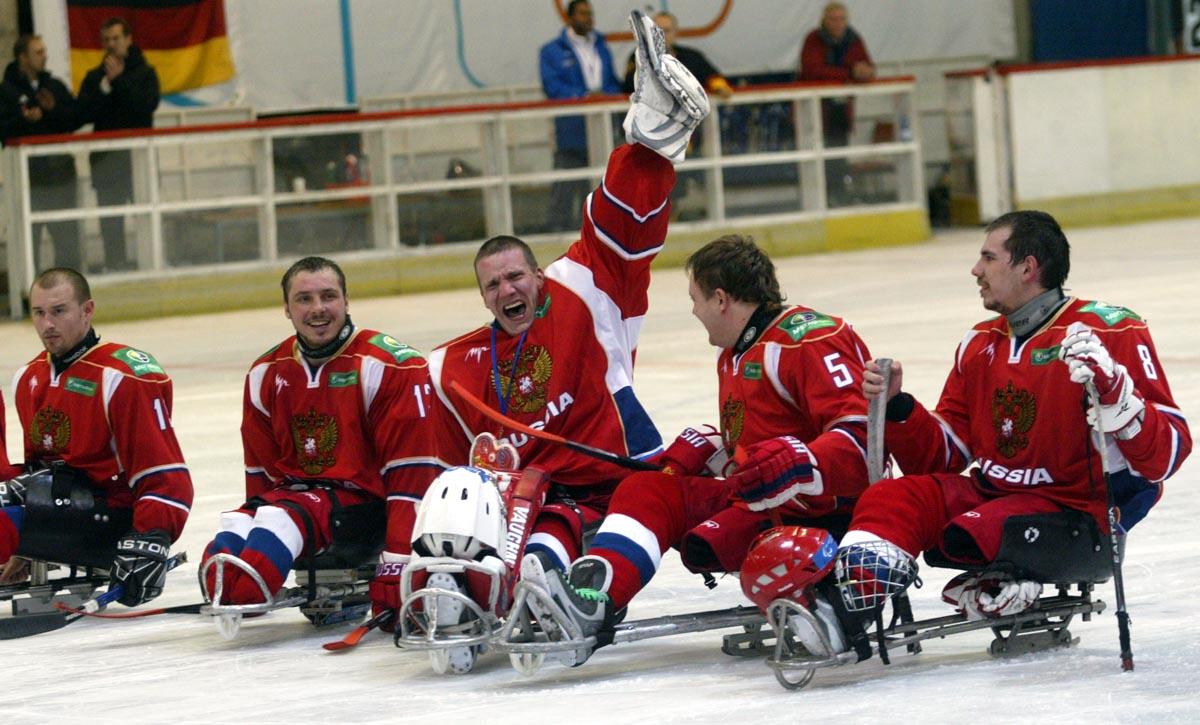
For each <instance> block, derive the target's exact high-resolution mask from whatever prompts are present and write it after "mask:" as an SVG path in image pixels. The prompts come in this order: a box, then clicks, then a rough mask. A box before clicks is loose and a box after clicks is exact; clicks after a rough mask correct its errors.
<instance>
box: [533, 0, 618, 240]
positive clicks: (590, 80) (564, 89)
mask: <svg viewBox="0 0 1200 725" xmlns="http://www.w3.org/2000/svg"><path fill="white" fill-rule="evenodd" d="M594 27H595V20H594V19H593V15H592V4H591V3H590V2H588V0H571V2H570V3H569V4H568V5H567V25H566V27H564V28H563V30H562V32H561V33H559V34H558V37H557V38H555V39H554V40H551V41H550V42H549V43H546V44H545V45H543V46H542V49H541V52H540V53H539V72H540V74H541V78H542V90H543V91H544V92H545V94H546V97H547V98H550V99H563V98H584V97H586V96H589V95H593V94H596V95H601V94H616V93H620V92H621V84H620V82H619V81H618V80H617V76H616V74H615V73H614V72H613V64H612V54H611V53H610V52H609V50H608V43H606V42H605V41H604V36H603V35H601V34H600V33H597V32H596V31H595V30H594ZM554 140H555V151H554V168H556V169H578V168H583V167H585V166H587V165H588V148H587V127H586V125H585V123H584V118H583V116H559V117H558V118H556V119H554ZM590 190H591V184H590V183H589V182H588V180H587V179H577V180H573V181H560V182H556V183H555V184H554V187H553V188H552V189H551V191H550V210H549V215H548V217H547V225H548V226H549V228H550V230H551V231H566V230H571V231H574V230H577V229H579V226H580V224H581V223H582V219H581V218H580V210H581V208H582V206H583V200H584V198H585V197H586V196H587V193H588V192H589V191H590Z"/></svg>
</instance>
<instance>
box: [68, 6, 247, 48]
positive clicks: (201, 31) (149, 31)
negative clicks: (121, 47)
mask: <svg viewBox="0 0 1200 725" xmlns="http://www.w3.org/2000/svg"><path fill="white" fill-rule="evenodd" d="M112 17H119V18H124V19H125V20H126V21H127V22H128V23H129V25H130V27H131V28H132V30H133V41H134V43H136V44H137V46H138V47H139V48H141V49H142V50H174V49H177V48H186V47H188V46H192V45H199V44H200V43H203V42H205V41H207V40H211V39H212V38H218V37H222V36H224V35H225V34H226V32H225V5H224V3H223V2H222V0H195V2H192V3H188V4H177V5H174V6H169V7H160V8H140V7H129V6H125V5H119V4H113V5H99V6H93V5H76V4H74V3H72V2H70V0H68V2H67V25H68V27H69V29H70V38H71V47H72V48H75V49H78V50H101V49H102V46H101V44H100V26H102V25H103V24H104V21H105V20H108V19H109V18H112Z"/></svg>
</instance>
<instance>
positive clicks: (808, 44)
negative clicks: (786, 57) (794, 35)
mask: <svg viewBox="0 0 1200 725" xmlns="http://www.w3.org/2000/svg"><path fill="white" fill-rule="evenodd" d="M797 76H798V78H799V80H802V81H825V82H830V81H835V82H842V83H852V82H857V83H863V82H866V81H870V80H874V79H875V64H874V63H872V62H871V56H870V54H869V53H867V46H866V44H865V43H864V42H863V39H862V36H860V35H859V34H858V33H857V32H856V31H855V30H854V28H852V27H850V16H849V14H848V13H847V12H846V6H845V5H843V4H842V3H840V2H832V3H829V4H828V5H826V6H825V10H824V12H823V13H822V15H821V26H820V27H818V28H817V29H816V30H813V31H812V32H810V33H809V34H808V37H806V38H805V39H804V45H802V46H801V47H800V67H799V68H798V69H797ZM821 119H822V125H823V126H824V131H825V133H824V139H825V146H826V147H835V146H845V145H846V144H847V143H849V141H850V132H851V131H852V130H853V129H854V99H852V98H826V99H823V100H822V101H821ZM848 168H849V165H848V164H847V163H846V160H845V159H831V160H829V161H828V162H826V164H825V174H826V179H827V180H828V181H827V186H828V188H829V192H830V196H831V197H833V198H835V199H836V197H839V196H842V195H844V194H845V191H846V174H847V171H848Z"/></svg>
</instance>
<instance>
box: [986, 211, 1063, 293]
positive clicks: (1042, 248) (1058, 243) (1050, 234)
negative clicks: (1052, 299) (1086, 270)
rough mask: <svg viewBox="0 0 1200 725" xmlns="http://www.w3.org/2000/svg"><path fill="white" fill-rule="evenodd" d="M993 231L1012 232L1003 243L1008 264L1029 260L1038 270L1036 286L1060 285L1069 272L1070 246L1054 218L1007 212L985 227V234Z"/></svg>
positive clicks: (1044, 214)
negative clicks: (1008, 258)
mask: <svg viewBox="0 0 1200 725" xmlns="http://www.w3.org/2000/svg"><path fill="white" fill-rule="evenodd" d="M997 229H1011V230H1012V233H1011V234H1009V236H1008V239H1007V240H1005V242H1004V248H1005V249H1006V250H1008V254H1009V256H1010V257H1011V258H1012V264H1014V265H1016V264H1020V263H1021V261H1022V260H1024V259H1025V258H1026V257H1033V258H1034V259H1036V260H1037V261H1038V266H1039V267H1040V269H1041V273H1040V275H1039V277H1038V283H1039V284H1041V285H1042V287H1043V288H1045V289H1054V288H1056V287H1062V286H1063V283H1064V282H1066V281H1067V274H1068V273H1069V272H1070V271H1071V245H1070V244H1069V243H1068V242H1067V235H1066V234H1063V230H1062V227H1060V226H1059V225H1058V222H1057V221H1056V220H1055V219H1054V217H1052V216H1050V215H1049V214H1047V213H1046V212H1044V211H1034V210H1022V211H1010V212H1008V213H1007V214H1002V215H1001V216H999V217H997V218H996V220H995V221H993V222H992V223H991V224H988V225H987V232H988V233H991V232H994V231H996V230H997Z"/></svg>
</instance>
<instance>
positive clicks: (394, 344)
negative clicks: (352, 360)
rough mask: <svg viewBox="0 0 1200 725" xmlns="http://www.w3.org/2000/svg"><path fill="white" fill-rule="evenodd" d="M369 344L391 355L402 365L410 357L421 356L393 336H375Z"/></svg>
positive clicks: (381, 334) (380, 334)
mask: <svg viewBox="0 0 1200 725" xmlns="http://www.w3.org/2000/svg"><path fill="white" fill-rule="evenodd" d="M367 342H369V343H371V344H372V345H374V346H375V347H377V348H379V349H380V350H383V351H384V352H386V353H387V354H389V355H391V356H392V357H393V358H395V360H396V362H398V363H402V362H404V361H405V360H407V359H409V358H410V357H417V356H419V355H420V354H421V353H419V352H417V351H416V350H415V349H413V348H411V347H409V346H408V345H405V344H404V343H402V342H400V341H399V340H397V339H396V338H394V337H392V336H391V335H385V334H383V333H382V332H381V333H379V334H378V335H375V336H373V337H372V338H371V339H370V340H367Z"/></svg>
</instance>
